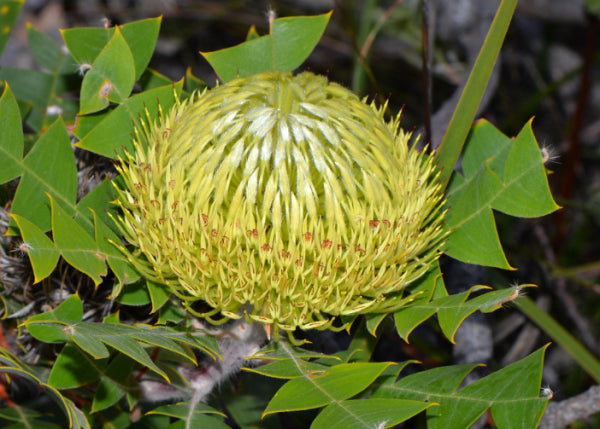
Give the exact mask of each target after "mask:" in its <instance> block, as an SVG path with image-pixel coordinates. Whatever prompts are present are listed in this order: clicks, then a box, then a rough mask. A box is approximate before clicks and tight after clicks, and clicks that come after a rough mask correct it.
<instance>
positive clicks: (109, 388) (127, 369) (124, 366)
mask: <svg viewBox="0 0 600 429" xmlns="http://www.w3.org/2000/svg"><path fill="white" fill-rule="evenodd" d="M134 363H135V362H134V361H133V360H132V359H130V358H129V357H128V356H126V355H123V354H119V355H117V356H116V357H115V358H114V359H113V360H112V362H111V363H110V365H108V368H107V369H106V372H104V373H103V374H102V377H101V379H100V382H99V383H98V387H97V388H96V393H95V394H94V400H93V402H92V412H93V413H95V412H96V411H100V410H103V409H105V408H108V407H110V406H111V405H113V404H115V403H116V402H117V401H118V400H119V399H121V398H122V397H123V395H125V394H126V393H127V391H128V390H131V389H132V387H133V386H134V384H133V383H132V380H131V379H132V370H133V366H134Z"/></svg>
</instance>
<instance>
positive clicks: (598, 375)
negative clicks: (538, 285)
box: [514, 296, 600, 383]
mask: <svg viewBox="0 0 600 429" xmlns="http://www.w3.org/2000/svg"><path fill="white" fill-rule="evenodd" d="M514 302H515V304H516V305H517V307H519V310H521V311H522V312H523V313H525V315H526V316H527V317H528V318H529V319H531V320H532V321H533V322H534V323H535V324H536V325H538V326H539V327H540V328H541V329H542V330H543V331H544V332H545V333H546V334H548V335H549V336H550V338H552V339H553V340H554V341H556V343H557V344H559V345H560V346H561V347H562V348H564V349H565V350H566V351H567V352H568V353H569V354H570V355H571V356H572V357H573V359H575V361H576V362H577V363H578V364H579V365H581V367H582V368H583V369H584V370H585V371H586V372H587V373H588V374H589V375H590V376H591V377H592V378H593V379H594V380H595V381H596V383H600V361H598V359H596V357H595V356H594V355H593V354H592V353H590V351H589V350H588V349H586V348H585V347H584V346H583V345H582V344H581V343H580V342H579V341H577V339H576V338H575V337H573V336H572V335H571V334H570V333H569V332H568V331H567V330H566V329H565V328H563V327H562V326H561V325H560V323H558V322H557V321H556V320H554V319H553V318H552V317H551V316H550V315H549V314H548V313H546V312H545V311H544V310H542V309H540V308H539V307H538V306H537V305H535V302H533V301H532V300H531V299H530V298H528V297H526V296H521V297H519V298H518V299H516V300H515V301H514Z"/></svg>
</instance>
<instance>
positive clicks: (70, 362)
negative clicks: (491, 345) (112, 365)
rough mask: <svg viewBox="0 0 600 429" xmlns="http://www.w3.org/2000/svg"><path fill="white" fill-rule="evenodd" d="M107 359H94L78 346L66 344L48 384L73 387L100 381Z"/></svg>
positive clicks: (60, 387) (67, 387)
mask: <svg viewBox="0 0 600 429" xmlns="http://www.w3.org/2000/svg"><path fill="white" fill-rule="evenodd" d="M106 364H107V360H106V359H102V360H96V361H94V360H92V359H90V357H89V356H87V355H85V354H84V353H82V352H81V351H80V350H79V349H78V348H77V347H76V346H74V345H72V344H65V346H64V347H63V349H62V350H61V352H60V354H59V355H58V357H57V358H56V360H55V361H54V365H52V370H51V371H50V375H49V376H48V384H49V385H50V386H52V387H54V388H56V389H73V388H75V387H81V386H85V385H87V384H90V383H94V382H96V381H98V379H99V378H100V373H101V372H102V371H103V370H104V368H105V366H106Z"/></svg>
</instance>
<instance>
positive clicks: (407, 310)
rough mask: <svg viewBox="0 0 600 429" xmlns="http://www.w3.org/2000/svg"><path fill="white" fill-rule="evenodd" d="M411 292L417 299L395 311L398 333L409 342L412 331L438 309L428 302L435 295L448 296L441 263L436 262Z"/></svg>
mask: <svg viewBox="0 0 600 429" xmlns="http://www.w3.org/2000/svg"><path fill="white" fill-rule="evenodd" d="M411 294H414V295H415V299H414V300H413V301H412V302H411V303H410V304H409V305H407V306H405V307H403V308H401V309H400V310H398V311H396V312H395V313H394V323H395V325H396V330H397V331H398V335H400V337H401V338H402V339H403V340H405V341H407V342H408V336H409V335H410V333H411V332H412V331H413V330H414V329H415V328H416V327H417V326H419V325H420V324H421V323H422V322H424V321H425V320H427V319H429V318H430V317H431V316H433V315H434V314H435V311H436V310H435V309H434V308H431V307H428V306H427V305H426V304H427V303H428V302H429V301H430V300H431V299H432V298H433V297H437V298H441V297H444V296H448V293H447V292H446V288H445V286H444V279H443V277H442V272H441V270H440V266H439V263H436V266H435V267H434V268H433V269H432V270H430V271H429V272H427V274H425V276H424V277H421V278H420V279H419V280H418V281H417V284H416V285H415V288H414V289H412V291H411Z"/></svg>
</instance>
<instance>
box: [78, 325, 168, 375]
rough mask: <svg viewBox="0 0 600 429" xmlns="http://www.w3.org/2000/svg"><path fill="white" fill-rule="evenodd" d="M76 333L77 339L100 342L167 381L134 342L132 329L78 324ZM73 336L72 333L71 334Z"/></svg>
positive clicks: (128, 327) (133, 329)
mask: <svg viewBox="0 0 600 429" xmlns="http://www.w3.org/2000/svg"><path fill="white" fill-rule="evenodd" d="M73 328H74V330H75V332H77V336H78V339H83V338H86V339H87V340H88V341H91V340H90V339H92V338H93V339H94V341H96V342H97V341H101V342H102V343H104V344H106V345H108V346H110V347H112V348H114V349H115V350H118V351H120V352H121V353H123V354H125V355H127V356H129V357H130V358H131V359H133V360H135V361H136V362H139V363H140V364H141V365H143V366H147V367H148V369H150V370H152V371H154V372H155V373H157V374H159V375H160V376H161V377H163V378H164V379H165V380H167V381H169V379H168V377H167V375H166V374H165V372H164V371H162V370H161V369H160V368H159V367H158V366H156V364H155V363H154V362H153V361H152V359H150V357H149V356H148V353H146V351H145V350H144V348H143V347H142V346H141V345H140V344H139V342H137V341H136V339H135V338H134V337H133V335H132V334H134V333H135V332H136V329H135V328H134V327H130V326H127V325H122V324H112V323H111V324H98V323H85V322H82V323H79V324H77V326H75V327H73ZM71 335H73V332H71Z"/></svg>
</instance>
